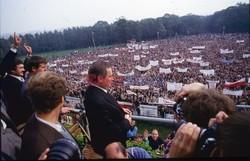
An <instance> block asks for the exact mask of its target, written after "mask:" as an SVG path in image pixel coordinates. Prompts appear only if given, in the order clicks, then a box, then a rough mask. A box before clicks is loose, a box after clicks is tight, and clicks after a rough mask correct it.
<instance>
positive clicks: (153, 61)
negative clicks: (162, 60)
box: [149, 60, 159, 67]
mask: <svg viewBox="0 0 250 161" xmlns="http://www.w3.org/2000/svg"><path fill="white" fill-rule="evenodd" d="M149 64H150V65H151V66H153V67H154V66H157V65H158V64H159V63H158V60H150V61H149Z"/></svg>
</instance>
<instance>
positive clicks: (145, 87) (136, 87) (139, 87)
mask: <svg viewBox="0 0 250 161" xmlns="http://www.w3.org/2000/svg"><path fill="white" fill-rule="evenodd" d="M129 88H130V89H139V90H148V89H149V86H147V85H145V86H132V85H130V86H129Z"/></svg>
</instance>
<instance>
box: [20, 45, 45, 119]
mask: <svg viewBox="0 0 250 161" xmlns="http://www.w3.org/2000/svg"><path fill="white" fill-rule="evenodd" d="M24 48H25V50H26V52H27V58H26V60H25V62H24V64H25V70H26V71H27V72H28V74H27V77H26V79H25V81H24V83H23V84H22V87H21V101H22V107H24V109H25V111H26V116H27V117H26V120H25V122H26V121H28V119H29V117H30V116H31V115H32V114H33V113H34V111H35V109H34V107H33V104H32V101H31V98H30V96H29V91H28V82H29V80H30V79H31V78H32V77H33V76H34V75H36V74H37V73H39V72H44V71H46V70H47V61H46V59H45V58H43V57H41V56H32V48H31V47H30V46H28V45H24Z"/></svg>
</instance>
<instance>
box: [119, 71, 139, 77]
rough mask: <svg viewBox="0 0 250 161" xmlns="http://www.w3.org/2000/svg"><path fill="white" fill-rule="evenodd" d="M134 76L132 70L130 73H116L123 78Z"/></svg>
mask: <svg viewBox="0 0 250 161" xmlns="http://www.w3.org/2000/svg"><path fill="white" fill-rule="evenodd" d="M134 74H135V72H134V71H133V70H132V71H131V72H130V73H125V74H123V73H120V72H119V71H118V72H117V75H118V76H123V77H128V76H133V75H134Z"/></svg>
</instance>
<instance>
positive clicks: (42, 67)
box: [36, 63, 47, 72]
mask: <svg viewBox="0 0 250 161" xmlns="http://www.w3.org/2000/svg"><path fill="white" fill-rule="evenodd" d="M36 70H37V71H36V72H44V71H46V70H47V64H44V63H41V64H39V67H38V68H37V69H36Z"/></svg>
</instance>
